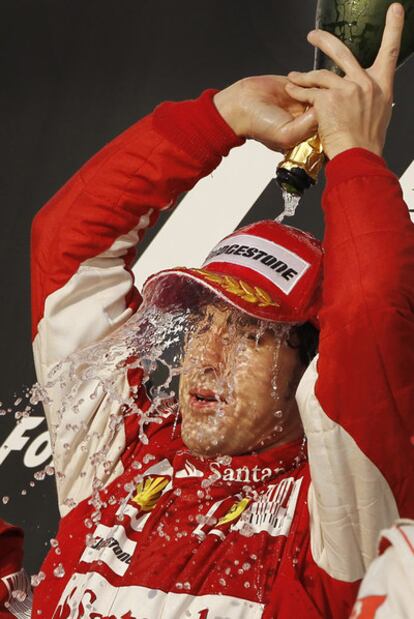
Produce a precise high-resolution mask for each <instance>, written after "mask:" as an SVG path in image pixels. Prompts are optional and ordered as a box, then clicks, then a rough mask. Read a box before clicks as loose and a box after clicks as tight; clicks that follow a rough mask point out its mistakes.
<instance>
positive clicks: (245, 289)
mask: <svg viewBox="0 0 414 619" xmlns="http://www.w3.org/2000/svg"><path fill="white" fill-rule="evenodd" d="M197 273H200V274H201V275H203V277H205V279H207V280H208V281H210V282H213V283H214V284H218V285H219V286H221V288H223V289H224V290H226V292H230V293H231V294H234V295H236V296H238V297H240V298H241V299H243V301H247V302H248V303H255V304H256V305H258V306H259V307H269V306H271V305H272V306H274V307H279V304H278V303H276V302H275V301H272V298H271V296H270V295H269V294H268V293H267V292H266V291H265V290H263V289H262V288H259V287H258V286H250V284H247V283H246V282H244V281H243V280H241V279H239V280H238V279H236V278H235V277H231V276H230V275H218V274H217V273H210V272H208V271H204V270H202V269H197Z"/></svg>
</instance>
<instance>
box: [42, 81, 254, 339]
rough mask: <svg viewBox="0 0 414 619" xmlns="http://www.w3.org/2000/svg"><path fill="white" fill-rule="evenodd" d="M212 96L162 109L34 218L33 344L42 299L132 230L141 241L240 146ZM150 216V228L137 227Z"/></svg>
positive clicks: (131, 301)
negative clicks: (166, 211)
mask: <svg viewBox="0 0 414 619" xmlns="http://www.w3.org/2000/svg"><path fill="white" fill-rule="evenodd" d="M215 92H216V91H215V90H207V91H205V92H204V93H203V94H202V95H201V96H200V97H199V98H198V99H196V100H191V101H184V102H180V103H171V102H167V103H163V104H161V105H160V106H159V107H158V108H156V110H155V111H154V112H153V113H152V114H150V115H149V116H147V117H145V118H144V119H142V120H140V121H139V122H137V123H136V124H135V125H133V126H132V127H131V128H129V129H128V130H127V131H125V132H124V133H123V134H122V135H120V136H119V137H117V138H116V139H114V140H113V141H112V142H110V143H109V144H108V145H107V146H106V147H105V148H103V149H102V150H101V151H100V152H99V153H98V154H97V155H96V156H95V157H93V158H92V159H91V160H90V161H89V162H88V163H86V164H85V165H84V166H83V167H82V168H81V169H80V171H79V172H78V173H77V174H75V176H74V177H73V178H72V179H71V180H70V181H68V182H67V183H66V185H65V186H64V187H63V188H62V189H61V190H60V191H59V192H58V193H57V194H56V195H55V196H54V197H53V198H52V199H51V200H50V201H49V202H48V203H47V204H46V205H45V206H44V207H43V208H42V210H41V211H40V212H39V213H38V214H37V216H36V218H35V220H34V223H33V231H32V315H33V337H34V336H35V335H36V331H37V326H38V323H39V321H40V320H41V318H42V316H43V314H44V305H45V299H46V298H47V297H48V296H49V295H51V294H52V293H53V292H55V291H56V290H59V289H60V288H62V287H63V286H64V285H65V284H66V283H67V282H68V280H69V279H70V278H71V277H72V276H73V275H74V274H75V273H76V272H77V271H78V269H79V266H80V265H81V264H82V263H84V262H85V261H87V260H88V259H91V258H93V257H95V256H97V255H101V254H103V253H104V252H105V251H106V250H108V249H109V248H110V247H111V246H112V245H113V243H114V241H115V240H116V239H117V238H119V237H121V236H122V235H125V234H127V233H128V232H130V231H131V230H133V229H134V228H135V227H137V226H138V227H139V234H138V238H141V236H142V235H143V233H144V231H145V228H146V227H148V225H153V224H154V223H155V221H156V219H157V217H158V213H159V212H160V210H162V209H164V208H167V207H168V206H171V205H172V204H173V203H174V201H175V200H176V198H177V196H178V195H179V194H180V193H182V192H184V191H188V190H189V189H191V187H192V186H193V185H194V184H195V183H196V182H197V181H198V180H199V179H200V178H201V177H203V176H205V175H207V174H209V173H210V172H211V171H212V170H213V169H214V168H215V167H216V166H217V165H218V164H219V162H220V160H221V157H222V156H224V155H226V154H227V153H228V152H229V150H230V149H231V148H232V147H233V146H237V145H240V144H242V143H243V140H241V139H240V138H238V137H237V136H236V135H235V134H234V133H233V131H232V130H231V128H230V127H229V126H228V125H227V124H226V123H225V121H224V120H223V119H222V117H221V116H220V114H219V113H218V111H217V109H216V108H215V106H214V104H213V102H212V97H213V95H214V94H215ZM147 216H148V218H149V220H148V223H147V222H146V221H145V222H143V223H142V225H139V224H140V219H141V218H142V217H147ZM133 256H134V247H133V246H131V247H129V248H127V250H126V251H125V252H124V255H123V259H124V262H125V268H126V269H129V268H130V265H131V262H132V260H133ZM125 296H126V303H127V305H130V306H131V307H134V309H136V305H137V304H138V303H139V295H138V294H137V291H136V290H135V289H133V288H132V282H131V287H130V290H129V291H128V294H127V295H125Z"/></svg>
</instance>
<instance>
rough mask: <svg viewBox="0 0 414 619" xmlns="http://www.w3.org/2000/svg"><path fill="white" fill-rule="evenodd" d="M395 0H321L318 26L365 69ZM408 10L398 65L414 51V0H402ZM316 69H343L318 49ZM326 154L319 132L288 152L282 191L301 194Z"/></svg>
mask: <svg viewBox="0 0 414 619" xmlns="http://www.w3.org/2000/svg"><path fill="white" fill-rule="evenodd" d="M393 1H394V0H318V4H317V9H316V27H317V28H319V29H322V30H327V31H328V32H330V33H332V34H333V35H335V36H336V37H338V38H339V39H340V40H341V41H342V42H343V43H345V45H346V46H347V47H348V48H349V49H350V50H351V51H352V53H353V54H354V56H355V57H356V59H357V60H358V62H359V63H360V65H361V66H362V67H364V68H365V69H366V68H368V67H369V66H371V65H372V63H373V62H374V60H375V58H376V55H377V53H378V51H379V48H380V45H381V39H382V34H383V31H384V26H385V17H386V14H387V10H388V7H389V6H390V5H391V4H392V2H393ZM400 1H401V4H402V5H403V6H404V9H405V24H404V32H403V37H402V42H401V51H400V55H399V58H398V66H401V64H403V62H405V61H406V60H407V58H408V57H409V56H410V55H411V54H412V53H414V0H400ZM314 68H315V69H328V70H329V71H334V72H335V73H338V74H339V75H343V73H342V71H341V70H340V69H339V67H337V66H336V65H335V64H334V63H333V61H332V60H331V59H330V58H328V57H327V56H326V55H325V54H323V53H322V52H321V51H320V50H319V49H316V53H315V63H314ZM324 160H325V156H324V153H323V148H322V145H321V142H320V140H319V138H318V135H314V136H312V137H311V138H310V139H308V140H307V141H306V142H303V143H301V144H298V145H297V146H295V147H294V148H292V149H291V150H290V151H289V152H287V153H286V155H285V158H284V160H283V161H282V162H281V163H280V164H279V166H278V168H277V171H276V178H277V181H278V183H279V185H280V186H281V188H282V190H284V191H287V192H288V193H293V194H298V195H302V193H303V192H304V191H305V189H308V187H310V186H311V185H313V184H315V183H316V180H317V178H318V174H319V172H320V170H321V168H322V167H323V164H324Z"/></svg>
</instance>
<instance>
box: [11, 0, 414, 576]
mask: <svg viewBox="0 0 414 619" xmlns="http://www.w3.org/2000/svg"><path fill="white" fill-rule="evenodd" d="M1 7H2V11H1V19H0V49H1V109H0V112H1V113H0V119H1V120H0V122H1V151H0V152H1V165H0V174H1V184H0V187H1V205H2V208H1V210H0V216H1V225H0V235H1V245H0V252H1V255H0V269H1V271H0V281H1V288H0V294H1V303H0V319H1V327H2V356H1V373H0V400H2V401H3V403H5V404H10V403H12V402H13V401H14V399H15V398H14V396H13V394H14V393H18V394H19V393H20V392H21V391H22V385H30V384H31V383H32V382H34V380H35V377H34V370H33V363H32V356H31V338H30V284H29V268H30V261H29V236H30V224H31V219H32V217H33V215H34V214H35V212H36V211H37V210H38V209H39V208H40V207H41V205H42V204H43V203H44V202H45V201H46V200H47V199H48V198H49V197H50V196H51V195H52V194H53V193H54V192H55V191H56V190H57V189H58V188H59V187H60V186H61V185H62V184H63V183H64V182H65V181H66V180H67V179H68V178H69V177H70V176H71V174H72V173H74V172H75V171H76V170H77V168H79V166H80V165H81V164H82V163H83V162H84V161H85V160H86V159H87V158H88V157H90V156H91V155H92V154H93V153H95V152H96V150H97V149H99V148H100V147H101V146H102V145H103V144H104V143H105V142H107V141H108V140H109V139H111V138H112V137H114V136H115V135H116V134H117V133H118V132H120V131H121V130H123V129H124V128H126V127H127V126H128V125H129V124H131V123H133V122H134V121H135V120H137V119H138V118H140V117H141V116H143V115H145V114H147V113H148V112H150V111H151V110H152V109H153V107H154V106H155V105H156V104H158V103H159V102H160V101H162V100H165V99H175V100H179V99H186V98H192V97H196V96H197V95H198V94H199V93H200V92H201V91H202V90H203V89H205V88H207V87H217V88H221V87H224V86H226V85H228V84H230V83H231V82H233V81H235V80H237V79H239V78H241V77H245V76H248V75H254V74H265V73H277V74H284V73H287V72H288V71H289V70H292V69H298V70H307V69H310V68H311V66H312V62H313V51H312V49H311V48H310V46H309V45H308V44H307V43H306V39H305V37H306V33H307V32H308V31H309V30H310V29H311V28H312V27H313V23H314V14H315V2H314V0H288V1H286V0H285V1H284V2H282V1H281V0H244V1H243V0H237V2H236V1H235V0H208V2H207V1H201V0H198V1H197V2H194V0H193V1H190V0H176V1H175V2H169V1H167V0H151V1H149V0H99V1H98V0H82V1H81V0H70V1H69V2H68V0H65V1H63V0H3V2H2V5H1ZM413 78H414V61H413V60H412V59H411V61H409V62H408V63H407V64H406V65H405V66H404V67H403V68H402V69H401V70H400V72H399V75H398V78H397V84H396V96H395V99H396V101H397V106H396V108H395V114H394V119H393V122H392V126H391V129H390V132H389V138H388V145H387V148H386V152H385V156H386V158H387V160H388V162H389V164H390V166H391V168H392V169H393V170H394V171H395V172H396V173H397V174H398V175H400V174H401V173H402V172H403V171H404V170H405V169H406V168H407V167H408V165H409V164H410V163H411V161H412V160H413V158H414V157H413V128H412V122H411V118H412V100H413V94H414V88H413ZM321 189H322V183H320V184H319V186H318V187H317V188H316V189H313V190H312V191H309V192H308V195H307V196H306V200H304V201H303V203H302V205H301V206H300V208H299V209H298V213H297V215H296V216H295V218H294V219H293V222H292V223H293V225H296V226H298V227H302V228H304V229H307V230H310V231H311V232H314V233H315V234H317V235H318V236H319V237H321V235H322V234H323V223H322V218H321V214H320V209H319V203H320V197H321ZM275 204H276V205H278V207H279V208H280V210H281V209H282V201H281V196H280V193H279V191H278V189H277V187H276V186H275V185H274V183H270V184H269V186H268V187H267V189H266V190H265V191H264V192H263V194H262V196H261V197H260V198H259V200H258V201H257V203H256V204H255V205H254V206H253V208H252V210H251V212H250V213H249V215H248V217H247V218H245V219H244V222H246V221H247V220H249V221H250V220H251V219H259V218H262V217H270V218H274V217H275V216H276V214H277V212H275ZM167 217H168V215H164V216H163V219H162V220H161V221H160V222H159V226H160V225H162V224H163V222H165V220H166V218H167ZM289 223H290V222H289ZM155 233H156V231H155ZM150 238H151V235H148V236H147V239H146V241H144V244H145V242H148V240H149V239H150ZM39 414H40V413H39ZM14 424H15V420H14V417H13V413H9V414H8V415H6V416H2V417H0V445H1V444H2V443H3V442H4V441H5V440H6V438H7V436H8V434H9V433H10V432H11V430H12V428H13V427H14ZM44 430H45V424H44V423H43V424H42V425H41V426H39V428H38V429H36V430H34V431H32V432H31V433H28V435H30V436H31V437H32V439H34V438H35V437H36V436H37V435H38V434H40V433H41V432H43V431H44ZM29 444H30V442H29V443H28V444H27V446H28V445H29ZM25 449H26V447H25V448H23V450H22V451H15V452H13V453H11V454H10V455H9V456H8V457H7V459H6V460H5V462H4V464H3V465H2V466H1V467H0V483H1V491H0V497H1V496H2V495H8V496H10V497H11V498H10V501H9V503H8V504H7V505H3V503H2V502H1V500H0V517H2V518H4V519H6V520H8V521H11V522H13V523H16V524H20V525H21V526H23V527H24V529H25V533H26V557H25V564H26V567H27V569H28V571H29V572H30V573H35V572H37V571H38V568H39V565H40V562H41V559H42V557H43V556H44V554H45V552H46V550H47V547H48V545H49V539H50V538H51V537H53V536H54V534H55V531H56V526H57V521H58V514H57V509H56V496H55V490H54V479H53V478H50V477H49V478H46V479H45V480H44V481H39V482H36V485H35V487H34V488H30V487H29V486H28V483H29V481H30V480H32V479H33V473H34V472H35V470H36V469H27V468H25V467H24V466H23V456H24V453H25ZM24 488H28V493H27V496H21V494H20V492H21V490H22V489H24ZM0 552H1V550H0Z"/></svg>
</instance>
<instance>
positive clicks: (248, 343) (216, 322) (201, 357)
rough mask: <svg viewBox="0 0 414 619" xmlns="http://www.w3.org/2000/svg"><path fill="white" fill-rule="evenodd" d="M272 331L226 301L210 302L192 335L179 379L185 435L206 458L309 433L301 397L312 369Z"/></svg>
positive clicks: (284, 333) (281, 331)
mask: <svg viewBox="0 0 414 619" xmlns="http://www.w3.org/2000/svg"><path fill="white" fill-rule="evenodd" d="M288 335H289V329H288V327H286V326H281V325H276V326H270V325H269V323H267V325H266V323H263V322H262V321H257V320H255V319H250V318H249V317H248V316H246V315H245V314H243V313H242V312H239V311H237V310H235V309H232V308H231V307H230V306H228V305H226V304H224V303H218V304H212V303H210V304H208V305H206V307H205V308H204V310H203V311H202V312H201V315H200V316H198V317H197V318H196V320H195V323H194V328H193V329H191V331H190V334H189V335H188V337H187V341H186V346H185V351H184V358H183V366H182V372H181V377H180V391H179V400H180V409H181V414H182V437H183V440H184V442H185V444H186V445H187V447H188V448H189V449H190V450H191V451H193V452H194V453H197V454H199V455H205V456H211V457H215V456H219V455H236V454H243V453H248V452H251V451H260V450H263V449H266V448H268V447H270V446H272V445H276V444H283V443H287V442H290V441H292V440H295V439H297V438H299V437H300V436H301V435H302V434H303V429H302V424H301V421H300V417H299V412H298V408H297V404H296V400H295V392H296V388H297V385H298V383H299V380H300V378H301V376H302V374H303V372H304V370H305V367H304V366H303V365H302V363H301V362H300V359H299V355H298V352H297V350H296V349H294V348H292V347H291V346H289V345H288V344H287V337H288Z"/></svg>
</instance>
